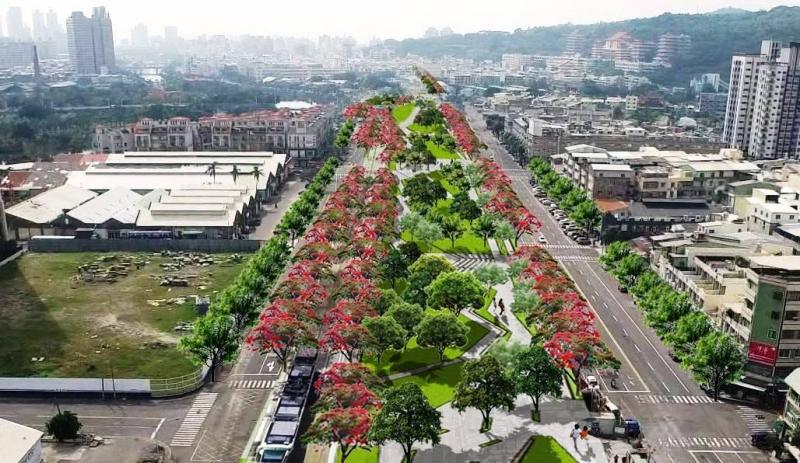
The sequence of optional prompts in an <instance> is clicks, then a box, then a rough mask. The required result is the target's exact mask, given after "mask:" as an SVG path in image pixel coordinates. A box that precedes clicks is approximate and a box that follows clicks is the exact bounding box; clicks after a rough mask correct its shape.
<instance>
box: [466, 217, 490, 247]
mask: <svg viewBox="0 0 800 463" xmlns="http://www.w3.org/2000/svg"><path fill="white" fill-rule="evenodd" d="M495 230H496V227H495V220H494V217H492V216H491V215H482V216H480V217H478V218H477V219H475V220H473V221H472V231H473V232H474V233H475V234H476V235H478V236H480V237H481V238H483V247H486V246H487V245H488V243H489V237H491V236H492V235H494V231H495Z"/></svg>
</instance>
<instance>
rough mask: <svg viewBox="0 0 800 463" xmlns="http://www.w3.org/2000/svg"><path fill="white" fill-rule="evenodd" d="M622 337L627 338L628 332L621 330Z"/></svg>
mask: <svg viewBox="0 0 800 463" xmlns="http://www.w3.org/2000/svg"><path fill="white" fill-rule="evenodd" d="M622 335H623V336H625V337H626V338H627V337H628V332H627V331H625V328H622ZM651 368H652V367H651Z"/></svg>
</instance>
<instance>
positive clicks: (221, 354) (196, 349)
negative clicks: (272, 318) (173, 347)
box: [178, 312, 239, 382]
mask: <svg viewBox="0 0 800 463" xmlns="http://www.w3.org/2000/svg"><path fill="white" fill-rule="evenodd" d="M178 349H179V350H181V351H182V352H185V353H187V354H189V355H190V356H191V357H192V359H193V360H195V361H196V362H197V363H204V364H206V365H207V366H208V367H209V369H210V371H211V381H212V382H213V381H214V377H215V374H214V372H215V370H216V369H217V367H219V366H220V365H222V363H223V362H227V361H230V360H233V358H234V357H235V356H236V351H237V350H238V349H239V333H237V332H236V327H235V326H234V323H233V319H232V318H231V317H229V316H228V315H225V314H215V313H212V312H209V313H207V314H206V315H204V316H202V317H200V318H198V319H197V320H196V321H195V322H194V327H193V329H192V334H190V335H189V336H184V337H183V338H181V340H180V342H179V343H178Z"/></svg>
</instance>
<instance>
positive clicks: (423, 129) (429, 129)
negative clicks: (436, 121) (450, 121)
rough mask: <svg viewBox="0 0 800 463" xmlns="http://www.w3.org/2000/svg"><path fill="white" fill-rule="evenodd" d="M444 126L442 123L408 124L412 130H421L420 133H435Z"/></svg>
mask: <svg viewBox="0 0 800 463" xmlns="http://www.w3.org/2000/svg"><path fill="white" fill-rule="evenodd" d="M440 128H442V126H440V125H419V124H411V125H409V126H408V129H409V130H411V131H412V132H419V133H433V132H436V131H437V130H439V129H440Z"/></svg>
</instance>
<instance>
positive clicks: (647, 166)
mask: <svg viewBox="0 0 800 463" xmlns="http://www.w3.org/2000/svg"><path fill="white" fill-rule="evenodd" d="M558 158H559V160H560V161H562V162H561V164H560V165H559V166H558V168H559V170H560V171H561V172H562V173H563V174H564V175H566V176H567V177H568V178H570V179H571V180H572V181H573V182H575V184H576V185H578V186H580V187H581V188H583V189H584V190H585V191H586V192H587V193H588V194H590V195H592V198H593V199H619V200H632V199H633V200H642V199H703V200H706V201H720V200H722V199H723V198H724V197H725V196H726V193H725V188H726V185H727V184H728V183H730V182H736V181H740V180H747V179H751V178H752V176H753V175H754V174H757V173H758V172H759V171H760V170H759V168H758V166H756V165H755V164H752V163H750V162H743V161H738V160H735V159H736V158H737V154H736V153H735V152H731V151H730V150H722V151H720V153H719V154H688V153H685V152H683V151H660V150H657V149H654V148H641V149H640V151H607V150H604V149H601V148H597V147H595V146H591V145H575V146H568V147H567V148H566V149H565V153H563V154H562V155H560V156H559V157H558ZM601 176H602V177H601ZM609 176H612V178H613V177H616V178H617V180H620V179H622V181H621V183H620V184H617V185H614V186H613V187H610V188H605V189H604V188H597V187H596V185H607V183H608V182H607V178H608V177H609ZM609 195H610V196H609Z"/></svg>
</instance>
